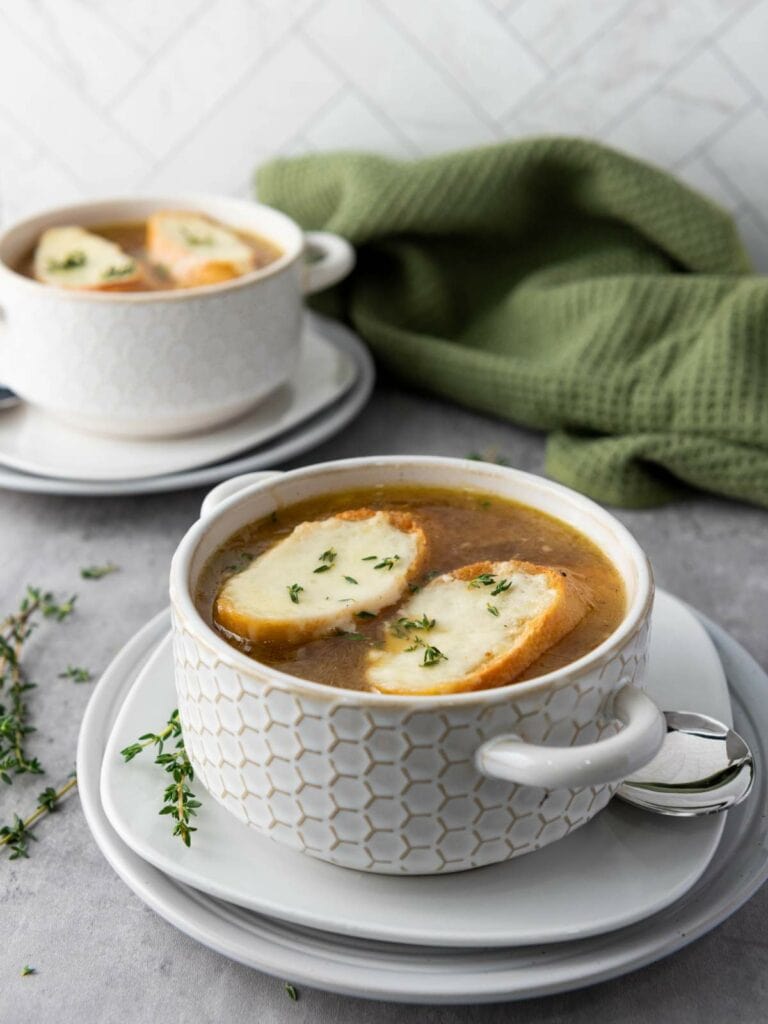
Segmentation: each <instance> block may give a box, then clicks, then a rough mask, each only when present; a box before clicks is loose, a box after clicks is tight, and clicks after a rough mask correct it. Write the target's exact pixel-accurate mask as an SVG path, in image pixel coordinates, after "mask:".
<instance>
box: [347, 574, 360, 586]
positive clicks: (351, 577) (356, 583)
mask: <svg viewBox="0 0 768 1024" xmlns="http://www.w3.org/2000/svg"><path fill="white" fill-rule="evenodd" d="M344 579H345V580H346V581H347V583H353V584H354V585H355V586H356V587H357V586H359V584H358V582H357V580H356V579H355V577H354V576H345V577H344Z"/></svg>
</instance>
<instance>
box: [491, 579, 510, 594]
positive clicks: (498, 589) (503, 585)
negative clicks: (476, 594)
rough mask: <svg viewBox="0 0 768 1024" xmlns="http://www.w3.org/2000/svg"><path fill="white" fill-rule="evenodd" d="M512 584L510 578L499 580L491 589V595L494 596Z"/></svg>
mask: <svg viewBox="0 0 768 1024" xmlns="http://www.w3.org/2000/svg"><path fill="white" fill-rule="evenodd" d="M511 586H512V580H499V582H498V583H497V584H496V586H495V587H494V588H493V590H492V591H491V597H496V595H497V594H503V593H504V591H505V590H509V588H510V587H511Z"/></svg>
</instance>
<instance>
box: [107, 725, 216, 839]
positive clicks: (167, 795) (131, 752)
mask: <svg viewBox="0 0 768 1024" xmlns="http://www.w3.org/2000/svg"><path fill="white" fill-rule="evenodd" d="M169 740H176V745H175V746H174V748H173V750H165V749H164V747H165V744H166V743H167V742H168V741H169ZM147 747H156V748H157V755H156V757H155V764H157V765H160V766H161V767H162V768H163V769H164V770H165V771H166V772H168V774H169V775H171V776H172V779H173V781H172V782H171V783H170V784H169V785H168V786H166V788H165V790H164V791H163V806H162V808H161V809H160V811H159V812H158V813H159V814H169V815H170V816H171V818H173V820H174V821H175V825H174V827H173V835H175V836H179V838H180V839H181V841H182V842H183V843H184V845H185V846H190V845H191V843H192V833H193V832H197V829H196V828H195V827H194V826H193V825H190V823H189V819H190V818H194V817H196V816H197V808H198V807H201V806H202V804H201V802H200V801H199V800H198V799H197V798H196V797H195V794H194V793H193V792H192V790H191V789H190V788H189V785H188V783H189V782H192V781H193V779H194V777H195V773H194V770H193V768H192V765H191V764H190V761H189V757H188V756H187V751H186V749H185V747H184V737H183V736H182V734H181V722H180V720H179V712H178V709H175V710H174V711H173V712H172V713H171V716H170V718H169V719H168V721H167V723H166V726H165V728H164V729H161V730H160V732H158V733H154V732H147V733H144V735H143V736H139V738H138V740H137V741H136V742H135V743H131V744H129V745H128V746H127V747H124V748H123V750H121V751H120V753H121V754H122V755H123V758H124V760H125V761H126V763H127V762H128V761H132V760H133V759H134V757H137V756H138V755H139V754H141V753H142V752H143V751H144V750H146V749H147Z"/></svg>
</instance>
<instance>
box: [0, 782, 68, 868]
mask: <svg viewBox="0 0 768 1024" xmlns="http://www.w3.org/2000/svg"><path fill="white" fill-rule="evenodd" d="M76 785H77V776H76V775H75V774H74V773H73V774H72V775H71V776H70V777H69V779H68V781H67V782H65V783H64V785H63V786H60V787H59V789H54V788H53V786H48V787H47V788H46V789H44V790H43V791H42V793H40V795H39V796H38V798H37V806H36V807H35V809H34V811H33V812H32V813H31V814H30V815H29V816H28V817H26V818H22V817H20V815H18V814H14V816H13V824H12V825H3V826H2V828H0V846H7V847H9V849H10V850H11V855H10V857H9V860H18V859H19V858H20V857H29V845H28V844H29V842H30V840H37V836H36V835H34V833H33V832H32V831H31V828H32V826H33V825H34V824H35V823H36V822H37V821H38V820H39V819H40V818H42V817H43V816H44V815H46V814H52V813H53V812H54V811H55V810H56V807H57V805H58V803H59V801H60V800H62V799H63V797H65V796H66V795H67V793H69V792H71V790H73V789H74V788H75V786H76Z"/></svg>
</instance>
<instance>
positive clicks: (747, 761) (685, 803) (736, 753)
mask: <svg viewBox="0 0 768 1024" xmlns="http://www.w3.org/2000/svg"><path fill="white" fill-rule="evenodd" d="M664 717H665V719H666V722H667V733H666V736H665V738H664V743H663V745H662V747H661V750H660V751H659V753H658V754H657V755H656V757H654V759H653V760H652V761H650V762H649V763H648V764H647V765H646V766H645V767H644V768H641V769H640V770H639V771H637V772H635V773H634V775H631V776H629V778H627V779H625V780H624V781H623V782H622V784H621V785H620V786H619V788H618V790H617V792H616V796H618V797H619V798H620V799H622V800H625V801H626V802H627V803H630V804H634V805H635V806H636V807H642V808H643V809H644V810H647V811H654V812H655V813H656V814H666V815H672V816H674V817H678V818H693V817H696V816H697V815H700V814H718V813H719V812H720V811H725V810H728V808H729V807H735V806H736V805H737V804H740V803H741V802H742V800H745V799H746V798H747V796H748V795H749V792H750V790H751V789H752V785H753V783H754V779H755V763H754V758H753V756H752V751H751V750H750V749H749V747H748V746H747V744H746V742H745V741H744V740H743V739H742V737H741V736H739V734H738V733H737V732H734V731H733V729H731V728H729V727H728V726H727V725H724V724H723V723H722V722H719V721H718V720H717V719H716V718H710V717H709V716H708V715H700V714H697V713H696V712H692V711H666V712H665V713H664Z"/></svg>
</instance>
